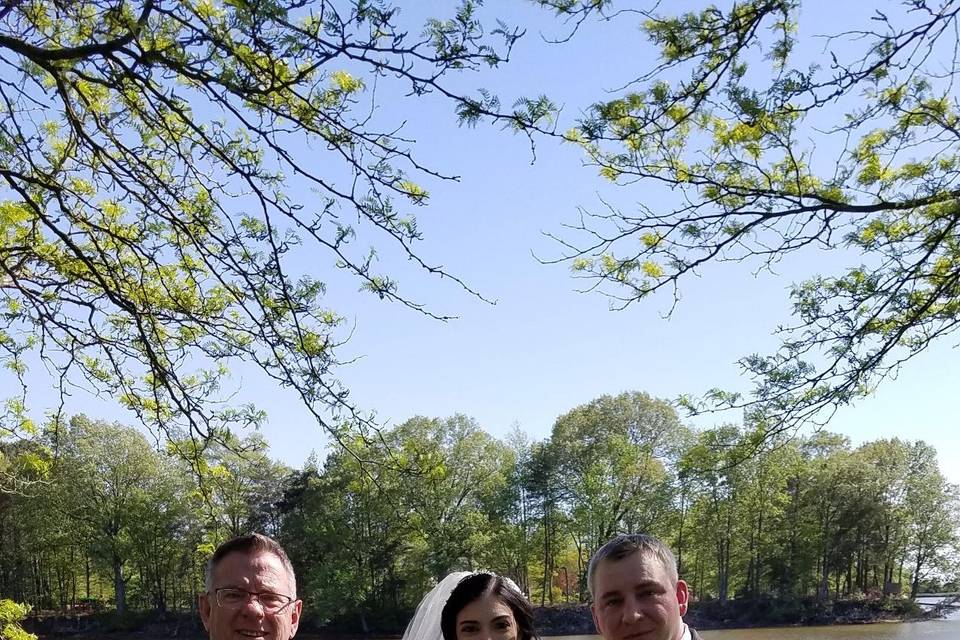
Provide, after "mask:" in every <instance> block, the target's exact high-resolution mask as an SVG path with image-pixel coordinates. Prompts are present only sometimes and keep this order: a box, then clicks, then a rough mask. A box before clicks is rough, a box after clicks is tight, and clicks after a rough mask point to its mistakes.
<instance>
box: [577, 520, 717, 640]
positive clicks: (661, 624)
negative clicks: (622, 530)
mask: <svg viewBox="0 0 960 640" xmlns="http://www.w3.org/2000/svg"><path fill="white" fill-rule="evenodd" d="M587 588H588V589H589V590H590V596H591V597H592V598H593V604H592V605H591V606H590V611H591V613H592V614H593V622H594V624H596V625H597V631H599V632H600V635H601V636H603V640H640V639H643V640H700V636H699V635H698V634H697V632H696V631H694V630H693V629H691V628H690V627H688V626H687V625H686V623H685V622H684V621H683V615H684V614H685V613H686V612H687V603H688V602H689V593H688V592H687V583H686V582H684V581H683V580H680V579H679V578H678V576H677V561H676V560H675V559H674V557H673V553H672V552H671V551H670V549H669V548H668V547H667V546H666V545H665V544H663V543H662V542H660V541H659V540H657V539H656V538H654V537H653V536H648V535H643V534H633V535H620V536H617V537H616V538H614V539H613V540H611V541H609V542H608V543H606V544H605V545H603V546H602V547H600V550H599V551H597V552H596V553H595V554H594V556H593V557H592V558H591V559H590V567H589V569H588V570H587Z"/></svg>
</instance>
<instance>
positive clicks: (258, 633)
mask: <svg viewBox="0 0 960 640" xmlns="http://www.w3.org/2000/svg"><path fill="white" fill-rule="evenodd" d="M204 581H205V583H206V588H207V592H206V593H204V594H202V595H201V596H200V602H199V605H200V619H201V620H203V626H204V628H205V629H206V630H207V633H208V634H209V635H210V640H290V639H291V638H293V636H294V635H296V633H297V626H298V625H299V624H300V611H301V609H302V608H303V602H302V601H301V600H297V579H296V577H295V576H294V575H293V565H291V564H290V559H289V558H288V557H287V554H286V552H285V551H284V550H283V547H281V546H280V545H279V544H278V543H277V542H276V541H275V540H273V539H272V538H268V537H267V536H264V535H261V534H259V533H250V534H247V535H245V536H239V537H237V538H233V539H232V540H227V541H226V542H224V543H223V544H221V545H220V546H219V547H217V550H216V551H214V553H213V557H211V558H210V560H209V561H208V562H207V569H206V573H205V574H204Z"/></svg>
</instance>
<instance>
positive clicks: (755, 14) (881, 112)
mask: <svg viewBox="0 0 960 640" xmlns="http://www.w3.org/2000/svg"><path fill="white" fill-rule="evenodd" d="M541 4H545V5H548V6H550V7H551V8H553V9H556V10H557V11H558V12H560V13H561V14H562V15H565V16H567V17H568V18H575V19H576V20H578V21H582V20H584V19H586V17H587V16H588V15H590V14H591V13H597V12H599V13H601V14H603V15H604V17H606V18H610V17H611V16H610V15H609V11H610V9H609V8H608V7H607V6H605V5H607V3H599V4H597V5H596V6H593V4H592V3H575V2H563V3H555V2H543V3H541ZM802 4H803V3H801V2H800V1H799V0H744V1H742V2H736V3H732V4H729V5H728V6H726V7H724V8H720V7H717V6H712V5H711V6H707V7H705V8H703V9H695V10H690V11H686V12H682V13H676V14H671V13H663V11H665V5H659V4H658V5H657V8H658V10H659V11H660V12H655V11H657V10H654V11H649V12H647V11H640V13H641V14H642V15H643V16H644V20H643V22H642V25H641V28H642V32H643V33H644V35H645V36H646V38H647V39H648V40H649V41H650V43H652V45H653V46H654V47H655V49H656V52H657V55H658V60H657V64H656V65H655V66H654V67H653V68H652V69H650V70H647V71H644V72H642V73H639V74H637V75H635V76H634V77H633V78H631V79H630V80H629V82H627V84H626V85H625V88H624V89H623V90H622V91H620V92H619V93H618V95H616V96H615V97H613V98H610V99H606V98H605V99H603V100H602V101H599V102H596V103H595V104H593V105H592V106H591V107H590V109H589V112H588V113H587V115H586V117H584V118H583V119H581V121H580V122H579V123H578V124H577V125H576V126H575V127H573V128H572V129H570V130H569V131H568V132H567V133H566V134H564V139H565V140H567V141H568V142H570V143H572V144H575V145H578V146H579V147H581V148H582V149H583V151H584V152H585V154H586V156H587V158H588V159H589V161H590V162H591V163H592V164H593V165H595V166H596V167H597V169H598V171H599V172H600V174H601V175H603V176H605V177H606V178H608V179H609V180H610V181H612V182H613V183H615V184H618V185H623V186H629V185H642V186H643V188H644V194H645V197H644V200H643V202H642V203H641V204H640V205H639V210H638V211H636V212H628V211H620V210H616V209H611V210H609V211H606V212H603V213H597V214H593V215H590V216H587V217H585V218H584V219H583V220H582V221H581V223H580V224H578V225H575V226H574V228H575V232H574V234H573V236H572V237H569V236H568V237H558V238H557V239H558V240H559V241H560V242H561V243H562V245H563V247H564V255H563V256H562V258H561V259H562V260H568V261H570V264H571V266H572V268H573V270H574V272H575V273H576V274H578V275H580V276H583V277H586V278H589V279H591V280H592V281H593V282H594V285H595V286H596V287H599V288H600V289H601V290H602V291H604V292H605V293H607V294H608V295H610V296H612V298H613V299H614V302H613V306H614V307H616V308H623V307H626V306H627V305H629V304H631V303H633V302H635V301H638V300H640V299H642V298H644V297H646V296H648V295H649V294H652V293H654V292H657V291H660V290H667V291H672V292H673V294H674V297H675V299H677V297H678V287H679V285H680V283H681V281H682V280H683V279H684V278H686V277H687V276H689V275H691V274H694V273H696V272H698V271H699V270H700V269H701V268H704V267H706V266H707V265H708V264H710V263H714V262H718V261H744V260H754V261H757V262H759V264H761V265H763V266H770V265H772V264H775V263H777V262H778V261H780V260H781V259H783V258H784V257H786V256H788V255H789V254H792V253H794V252H801V251H803V252H805V253H804V255H809V254H808V253H807V252H809V251H812V250H815V249H817V248H822V249H830V248H837V247H841V248H844V249H845V250H846V251H845V252H844V257H845V259H846V260H848V263H847V265H848V266H847V267H846V268H845V269H844V270H842V272H840V273H838V274H826V275H816V276H812V277H811V278H810V279H809V280H806V281H804V282H801V283H799V284H796V285H795V286H794V287H793V289H792V291H791V294H790V295H791V298H792V300H793V310H794V315H795V317H796V320H795V322H794V323H793V324H791V325H789V326H786V327H784V328H782V329H781V330H780V333H781V335H782V343H781V347H780V349H779V350H778V351H777V352H776V353H774V354H772V355H767V356H764V355H752V356H750V357H747V358H744V359H743V360H742V361H741V366H742V368H743V370H744V371H745V373H747V374H748V375H749V376H750V377H751V378H752V379H753V381H754V386H753V390H752V394H751V395H743V394H740V393H729V392H725V391H723V390H720V389H715V390H713V391H711V392H710V393H708V394H707V396H706V397H705V398H702V399H687V405H688V407H689V408H691V409H693V410H697V411H704V410H716V409H725V408H738V409H745V410H747V420H748V421H749V422H751V423H753V424H757V425H759V426H760V427H761V428H762V429H764V430H765V431H764V432H765V433H772V432H775V431H779V430H782V429H788V428H791V427H795V426H798V425H801V424H804V423H805V422H808V421H812V422H817V423H823V422H825V421H826V420H827V419H829V416H830V415H832V411H833V410H835V409H836V407H838V406H839V405H843V404H846V403H849V402H851V401H852V400H854V399H855V398H857V397H859V396H862V395H864V394H867V393H869V392H870V391H871V390H872V389H873V388H874V387H875V386H876V384H877V383H878V382H879V381H880V380H881V379H883V378H884V377H886V376H888V375H890V374H891V373H893V372H895V371H896V370H897V368H898V367H899V366H900V365H901V364H902V363H903V362H904V361H905V360H908V359H909V358H911V357H912V356H914V355H916V354H917V353H919V352H921V351H923V350H924V349H925V348H927V347H928V346H929V345H930V344H932V343H933V342H935V341H937V340H939V339H941V338H943V337H944V336H947V335H949V334H951V333H952V332H953V331H955V330H956V328H957V326H958V319H960V253H958V247H960V234H958V230H957V223H958V221H960V200H958V196H960V187H958V180H960V173H958V169H960V139H958V136H957V123H958V119H960V105H958V103H957V98H956V94H955V91H954V90H953V88H954V82H955V80H956V77H957V73H958V71H960V68H958V60H957V56H956V50H955V47H954V44H955V33H956V28H957V18H958V13H960V4H958V3H957V2H954V1H950V0H948V1H944V2H925V1H914V0H910V1H909V2H901V3H897V2H889V3H886V4H885V6H884V7H883V8H877V9H876V10H873V9H872V8H869V9H868V8H866V7H864V8H863V9H862V10H861V11H860V13H861V15H862V18H863V20H862V23H863V24H861V25H856V26H851V27H850V30H849V31H844V32H842V33H838V34H833V35H830V34H828V35H827V37H826V38H825V39H824V40H822V41H823V42H825V43H826V45H825V49H824V50H823V51H822V52H821V50H820V45H819V44H818V45H815V46H816V47H817V52H816V53H811V50H812V49H814V45H813V44H812V36H813V30H814V29H816V28H819V26H814V25H806V24H800V23H799V22H798V21H799V20H800V10H801V6H802ZM801 27H803V31H802V33H803V34H804V35H803V36H801V35H799V34H800V33H801V31H800V28H801ZM818 42H819V41H818ZM641 59H642V57H641ZM577 231H579V232H580V234H579V235H577V233H576V232H577Z"/></svg>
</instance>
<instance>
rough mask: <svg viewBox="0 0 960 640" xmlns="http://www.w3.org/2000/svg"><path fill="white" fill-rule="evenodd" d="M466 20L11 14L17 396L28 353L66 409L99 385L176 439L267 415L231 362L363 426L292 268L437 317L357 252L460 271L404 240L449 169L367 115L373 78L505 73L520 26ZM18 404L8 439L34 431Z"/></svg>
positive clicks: (65, 5) (309, 6)
mask: <svg viewBox="0 0 960 640" xmlns="http://www.w3.org/2000/svg"><path fill="white" fill-rule="evenodd" d="M475 9H476V3H475V2H473V1H472V0H464V2H463V3H461V4H460V6H459V7H458V8H457V9H456V10H455V14H454V16H453V17H451V18H450V19H433V20H430V21H429V22H428V23H427V24H426V25H425V27H424V29H423V32H422V34H420V35H419V36H416V35H414V36H411V35H410V34H409V33H408V32H407V31H406V30H405V28H404V27H403V26H401V24H400V22H399V18H398V10H397V9H396V8H395V7H392V6H390V5H388V4H385V3H381V2H366V1H353V2H351V1H349V0H345V1H343V2H333V3H330V2H321V3H309V2H308V3H304V2H299V1H296V0H266V1H260V0H257V1H246V0H239V1H231V2H226V3H221V2H216V1H214V0H178V1H176V2H156V1H155V0H142V1H140V2H122V3H117V2H112V1H107V0H84V1H82V2H75V1H72V0H70V1H54V2H35V1H30V2H12V3H5V4H4V5H3V7H2V8H0V52H2V55H0V67H2V70H0V76H2V78H3V80H2V81H0V306H2V309H3V313H2V314H0V354H2V362H3V364H4V365H6V366H7V367H8V368H9V369H11V370H12V372H13V374H14V375H15V376H16V377H17V378H18V379H19V380H20V382H21V385H22V386H23V385H24V374H25V371H26V366H27V363H28V362H29V361H30V359H31V358H36V357H38V358H39V359H40V360H42V361H43V363H44V365H45V366H46V367H47V368H48V369H49V370H50V371H52V372H54V373H55V375H54V379H55V382H56V384H57V386H58V388H59V389H60V393H61V398H62V397H63V395H64V394H66V393H68V390H69V388H70V386H71V385H81V386H85V387H87V388H89V389H92V390H95V391H97V392H101V393H105V394H109V395H110V396H112V397H114V398H116V399H118V400H119V401H120V403H121V404H122V405H123V406H125V407H126V408H128V409H130V410H131V411H133V412H135V414H136V415H137V416H139V418H140V419H141V420H142V421H143V422H144V424H147V425H151V426H152V427H155V428H159V429H162V430H165V431H166V432H167V434H168V435H170V436H171V438H173V439H181V436H182V435H183V434H182V433H180V432H179V431H178V430H181V429H182V430H183V433H185V434H187V435H189V436H190V437H193V438H199V439H201V440H203V439H209V438H212V439H216V438H217V437H219V436H220V435H221V434H222V432H223V430H224V429H225V426H226V425H232V426H234V427H236V426H238V425H242V424H257V423H258V422H259V421H260V420H262V418H263V416H262V414H261V413H260V412H259V411H257V410H256V409H255V408H254V407H250V406H247V405H239V406H238V405H235V404H233V403H230V402H225V400H226V399H227V397H228V394H227V390H225V389H222V388H221V384H222V380H223V379H224V376H225V374H226V372H227V365H228V364H229V363H236V362H239V361H244V362H248V363H252V364H253V365H254V366H256V367H259V368H260V369H261V370H262V371H263V372H264V373H265V374H266V376H268V377H269V378H270V379H273V380H275V381H276V382H277V383H278V384H280V385H281V386H287V387H291V388H293V389H295V390H296V392H297V393H298V395H299V396H300V397H301V398H302V400H303V402H304V403H305V404H306V405H307V406H308V407H309V408H310V410H311V411H312V412H313V414H314V415H315V416H316V417H317V420H318V421H319V422H320V424H321V425H323V426H326V427H328V428H330V430H331V431H333V428H332V425H333V424H334V421H331V420H330V417H329V414H328V412H333V413H334V414H337V415H339V414H345V415H347V416H349V417H352V418H354V419H360V416H359V415H358V414H357V413H356V412H355V410H354V408H353V407H352V406H351V405H350V404H349V403H348V402H347V392H346V390H345V389H344V388H343V387H342V386H341V385H340V384H339V382H338V381H337V379H336V378H335V377H334V376H333V374H332V372H331V369H332V368H333V367H334V366H335V365H336V364H337V359H336V356H335V354H334V352H335V349H336V347H337V346H338V344H339V343H340V342H341V341H342V339H343V336H342V335H341V333H340V332H339V327H340V325H341V321H342V317H341V315H340V314H338V313H337V312H336V311H334V310H332V309H329V308H327V307H326V306H325V305H324V304H323V302H322V300H323V294H324V292H325V289H326V286H325V283H324V282H323V281H321V280H319V279H317V276H316V274H315V273H310V274H307V273H297V271H296V269H295V268H294V267H293V266H292V265H291V263H292V262H293V261H292V257H293V256H295V255H297V253H298V252H301V253H302V252H304V251H313V250H315V249H316V250H320V251H322V252H326V255H328V256H329V257H330V260H331V262H333V263H334V264H336V266H337V267H339V268H340V269H342V270H344V271H346V272H348V273H349V274H352V275H353V276H354V277H355V278H356V279H357V280H358V282H359V284H360V287H361V288H362V289H365V290H368V291H371V292H373V293H375V294H376V295H378V296H379V297H381V298H384V299H389V300H393V301H397V302H399V303H401V304H405V305H407V306H410V307H412V308H414V309H417V310H419V311H423V312H424V313H428V314H430V315H433V314H432V312H430V311H428V310H426V309H424V308H423V307H422V306H421V305H420V304H418V303H417V302H415V301H413V300H411V299H408V298H406V297H404V296H403V294H401V293H400V291H399V289H398V285H397V283H396V282H395V281H394V280H392V279H391V278H390V277H389V276H388V275H387V274H385V273H380V272H378V271H377V265H376V251H375V250H373V249H370V250H369V251H367V250H364V249H358V247H356V246H355V241H356V240H359V239H362V238H369V242H370V243H371V244H373V245H376V244H383V243H387V244H389V245H390V246H393V247H396V248H398V249H399V251H400V252H401V254H402V255H405V256H407V257H408V258H410V259H411V260H412V261H413V262H414V263H415V264H417V265H419V266H420V267H422V268H423V269H424V270H426V271H427V272H429V273H432V274H437V275H441V276H445V277H449V275H450V274H447V273H445V272H444V271H443V270H442V269H441V268H439V267H434V266H431V265H428V264H427V263H425V262H423V261H422V260H421V259H420V258H419V256H418V255H417V253H416V252H415V251H414V244H415V242H416V241H417V240H419V239H420V232H419V230H418V228H417V225H416V221H415V218H414V217H413V215H412V209H413V208H414V207H416V206H417V205H420V204H423V203H424V202H425V201H426V200H427V198H428V197H429V194H428V192H427V190H426V189H425V188H424V187H422V186H420V185H419V184H418V182H417V181H418V180H420V179H427V180H435V179H443V178H445V177H446V176H442V175H441V174H439V173H438V172H436V171H434V170H431V169H429V168H427V167H424V166H422V165H421V164H420V163H419V162H418V161H417V160H416V159H415V158H414V156H413V155H412V151H411V146H412V145H411V143H410V141H408V140H406V139H405V138H404V137H402V135H401V134H400V133H399V131H398V129H397V127H396V124H395V123H383V122H380V121H379V119H378V118H374V117H372V116H371V115H370V112H371V110H372V109H371V107H374V106H376V105H375V102H374V95H375V94H374V92H373V88H374V86H375V85H377V84H378V83H380V84H383V85H385V86H386V88H385V87H381V88H380V91H388V90H390V91H395V92H397V93H401V92H403V91H407V92H409V93H411V94H413V95H415V96H418V95H422V94H424V93H428V92H432V91H436V92H439V93H441V94H443V95H445V96H447V97H449V98H451V99H452V100H454V102H455V104H461V103H462V101H460V100H459V99H458V98H457V96H456V95H455V94H453V93H451V92H450V91H448V90H447V89H445V88H444V87H443V85H442V82H443V80H444V77H445V76H446V75H447V74H448V73H449V72H452V71H457V70H471V69H477V68H479V67H486V66H492V65H497V64H499V63H500V62H501V61H503V60H504V59H505V57H506V54H507V53H508V52H509V50H510V47H511V45H512V44H513V42H514V40H515V39H516V37H518V34H517V33H515V32H511V31H509V30H507V28H506V27H502V28H500V29H497V30H495V32H494V33H493V34H491V35H490V36H485V35H484V32H483V28H482V25H481V24H480V23H479V21H478V19H477V17H476V15H475ZM495 44H497V45H498V46H499V48H498V49H495V48H494V45H495ZM308 190H312V192H313V195H312V196H311V197H309V198H304V197H303V194H304V193H306V192H307V191H308ZM351 218H354V219H356V221H357V222H356V223H354V224H352V223H350V222H348V221H349V220H350V219H351ZM454 281H456V282H460V281H459V280H457V279H456V278H454ZM460 284H461V285H462V284H463V283H460ZM435 317H440V316H435ZM25 396H26V387H25V386H23V393H22V394H21V397H20V398H18V399H13V400H11V403H12V404H8V405H7V407H8V414H9V415H8V416H7V417H4V419H3V422H2V425H0V429H2V430H3V431H2V432H0V434H5V433H7V432H11V433H12V432H14V431H16V432H18V433H22V432H24V430H27V431H28V429H27V425H26V418H25V416H26V411H27V408H26V403H25Z"/></svg>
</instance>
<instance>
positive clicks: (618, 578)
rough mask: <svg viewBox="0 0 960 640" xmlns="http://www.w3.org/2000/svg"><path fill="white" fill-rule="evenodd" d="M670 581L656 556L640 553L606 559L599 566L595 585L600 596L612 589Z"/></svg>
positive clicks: (595, 576)
mask: <svg viewBox="0 0 960 640" xmlns="http://www.w3.org/2000/svg"><path fill="white" fill-rule="evenodd" d="M664 581H669V579H668V577H667V571H666V568H665V567H664V566H663V562H662V561H661V560H660V558H659V557H657V555H656V554H654V553H650V552H643V551H638V552H635V553H631V554H630V555H628V556H625V557H623V558H604V559H603V560H601V561H600V564H599V565H597V570H596V573H595V575H594V583H595V586H596V590H597V593H598V595H600V594H601V593H602V592H603V591H607V590H610V589H613V590H616V589H621V588H632V587H634V586H635V585H637V584H641V583H647V582H664Z"/></svg>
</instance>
